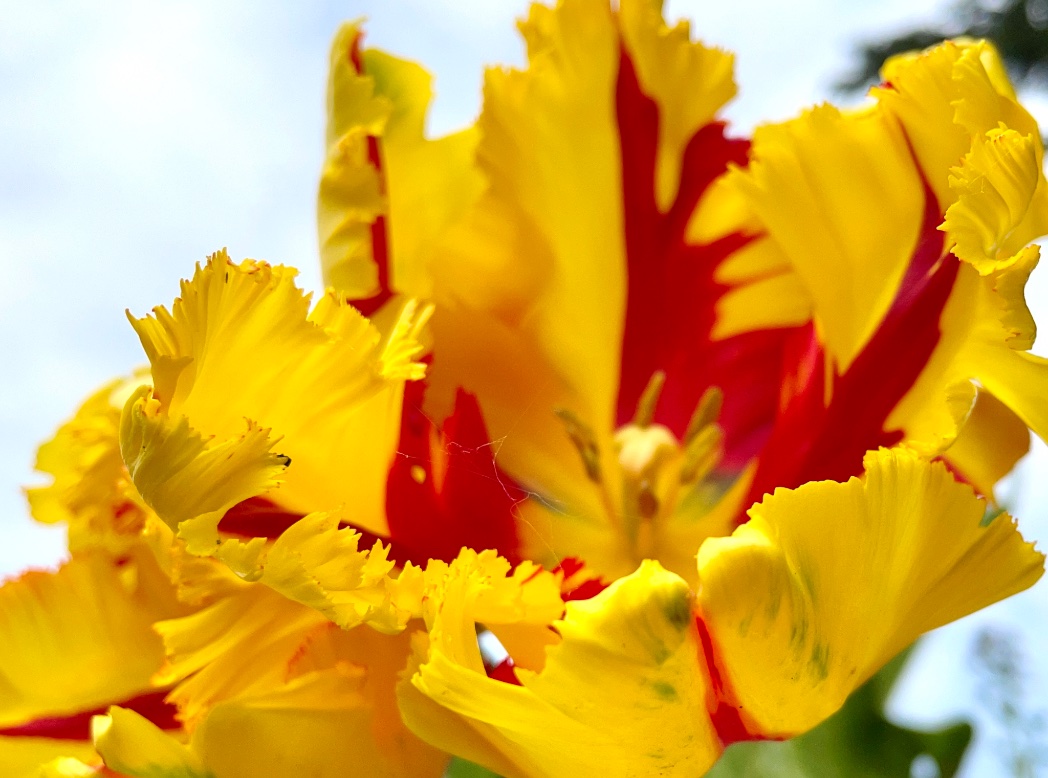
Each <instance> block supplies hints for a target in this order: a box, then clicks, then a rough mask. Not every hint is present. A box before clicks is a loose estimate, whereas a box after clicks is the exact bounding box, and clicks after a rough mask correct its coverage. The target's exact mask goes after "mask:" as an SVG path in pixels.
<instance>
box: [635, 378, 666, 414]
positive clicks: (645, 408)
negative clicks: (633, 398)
mask: <svg viewBox="0 0 1048 778" xmlns="http://www.w3.org/2000/svg"><path fill="white" fill-rule="evenodd" d="M665 385H666V374H665V373H664V372H662V371H661V370H656V371H655V372H654V373H652V374H651V379H650V380H649V381H648V385H647V386H646V387H644V391H643V392H642V393H641V396H640V399H639V400H638V401H637V411H636V413H634V414H633V423H634V424H635V425H637V426H638V427H647V426H648V425H649V424H651V423H652V422H653V421H654V420H655V406H656V405H658V403H659V396H660V395H661V394H662V387H663V386H665Z"/></svg>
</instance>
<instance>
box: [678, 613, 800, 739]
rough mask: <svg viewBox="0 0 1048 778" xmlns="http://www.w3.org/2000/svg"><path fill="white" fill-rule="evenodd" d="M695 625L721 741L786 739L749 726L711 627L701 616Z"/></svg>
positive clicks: (711, 710)
mask: <svg viewBox="0 0 1048 778" xmlns="http://www.w3.org/2000/svg"><path fill="white" fill-rule="evenodd" d="M695 627H696V629H697V630H698V633H699V644H700V646H701V647H702V661H703V662H704V663H705V666H706V673H707V677H708V678H709V680H710V693H709V697H708V699H707V701H706V705H707V708H708V709H709V714H710V721H711V722H713V728H714V730H715V731H716V732H717V737H719V738H720V741H721V743H722V744H723V745H724V746H730V745H731V744H732V743H742V742H746V741H750V740H781V739H782V738H778V737H770V736H766V735H762V734H759V733H755V732H753V731H751V729H750V728H749V727H748V726H747V725H746V722H745V721H744V720H743V717H742V712H741V711H740V709H739V707H738V703H737V701H736V700H737V698H736V696H735V693H734V691H733V690H732V688H731V684H730V683H729V682H728V679H727V678H725V677H724V674H723V673H722V672H721V669H720V660H719V659H718V656H719V655H718V652H717V649H716V646H715V645H714V643H713V636H712V635H711V634H710V630H709V627H707V626H706V622H705V621H703V620H702V618H701V617H699V616H696V617H695Z"/></svg>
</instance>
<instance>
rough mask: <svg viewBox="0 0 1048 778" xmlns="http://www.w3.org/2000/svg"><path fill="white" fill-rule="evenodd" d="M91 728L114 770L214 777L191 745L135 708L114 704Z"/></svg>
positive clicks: (146, 775)
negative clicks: (168, 732)
mask: <svg viewBox="0 0 1048 778" xmlns="http://www.w3.org/2000/svg"><path fill="white" fill-rule="evenodd" d="M92 731H93V732H92V734H93V736H94V741H95V747H96V748H97V749H98V753H99V754H101V755H102V757H103V758H104V759H105V762H106V767H108V768H110V769H111V770H117V771H119V772H121V773H125V774H127V775H129V776H134V777H135V778H161V777H162V776H163V777H165V778H166V776H178V778H213V774H212V773H211V772H210V771H208V770H205V769H204V766H203V765H202V764H201V763H200V760H199V759H198V758H197V757H196V756H195V755H194V754H193V752H192V751H191V750H190V749H189V748H188V747H186V746H184V745H182V744H181V743H179V742H178V741H177V740H175V739H174V738H172V737H170V736H168V735H166V734H164V732H163V731H162V730H161V729H160V728H159V727H157V726H156V725H155V724H153V723H152V722H151V721H149V720H148V719H146V718H144V717H143V716H140V715H139V714H137V713H135V712H134V711H131V710H126V709H124V708H121V707H118V706H115V705H114V706H113V707H111V708H110V709H109V713H108V714H107V715H105V716H96V717H95V719H94V721H93V722H92Z"/></svg>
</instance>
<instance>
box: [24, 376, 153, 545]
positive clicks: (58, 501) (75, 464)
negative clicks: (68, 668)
mask: <svg viewBox="0 0 1048 778" xmlns="http://www.w3.org/2000/svg"><path fill="white" fill-rule="evenodd" d="M144 378H145V375H144V373H143V371H139V372H137V373H135V374H133V375H132V376H130V377H128V378H126V379H116V380H114V381H111V382H109V383H108V384H106V385H105V386H103V387H101V388H100V389H99V390H98V391H96V392H94V393H93V394H92V395H91V396H89V397H88V398H87V399H86V400H85V401H84V402H83V404H82V405H81V406H80V407H79V408H78V409H77V411H76V413H75V414H74V415H73V417H72V418H71V419H69V420H68V421H66V422H65V423H64V424H62V426H61V427H60V428H59V429H58V431H57V432H56V433H55V435H54V437H52V438H51V439H50V440H48V441H47V442H45V443H44V444H42V445H41V446H40V448H39V449H38V450H37V455H36V462H35V468H36V470H37V471H39V472H41V473H44V474H46V475H48V476H50V478H51V483H50V484H48V485H46V486H37V487H31V488H27V489H25V490H24V493H25V496H26V499H27V501H28V503H29V507H30V511H31V513H32V515H33V518H34V519H36V520H37V521H40V522H43V523H47V524H55V523H64V524H67V525H68V526H67V530H68V537H69V547H70V550H71V551H72V552H74V553H78V552H80V551H85V550H87V549H93V548H101V549H105V550H106V551H108V552H109V553H112V554H122V553H125V552H127V550H128V549H129V548H130V546H132V545H134V544H135V543H137V542H138V540H139V538H140V536H141V535H142V532H143V531H144V530H145V527H146V525H147V522H148V521H149V518H150V517H149V515H148V514H149V511H148V509H147V508H146V506H145V505H144V504H142V499H141V497H140V496H139V495H138V493H137V491H136V490H135V488H134V485H133V484H132V483H131V482H130V479H129V478H128V474H127V470H126V468H125V467H124V464H123V461H122V460H121V458H120V433H119V428H120V411H121V408H122V407H123V405H124V401H125V399H126V398H127V396H128V394H129V393H130V392H131V391H132V390H133V389H134V388H135V387H137V386H138V385H139V384H140V383H141V382H142V380H143V379H144Z"/></svg>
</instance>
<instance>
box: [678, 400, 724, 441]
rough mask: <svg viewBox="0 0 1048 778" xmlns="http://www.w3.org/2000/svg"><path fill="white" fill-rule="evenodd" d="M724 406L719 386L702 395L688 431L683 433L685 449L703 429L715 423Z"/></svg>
mask: <svg viewBox="0 0 1048 778" xmlns="http://www.w3.org/2000/svg"><path fill="white" fill-rule="evenodd" d="M723 405H724V392H723V391H721V388H720V387H719V386H711V387H710V388H709V389H707V390H706V391H705V392H703V393H702V397H701V398H700V399H699V404H698V405H697V406H695V413H693V414H692V415H691V421H690V422H688V429H687V431H686V432H685V433H684V446H685V447H687V446H688V445H689V444H690V443H691V441H692V440H693V439H694V437H695V436H696V435H698V434H699V433H700V432H702V430H703V429H705V428H706V427H708V426H710V425H711V424H713V422H715V421H717V417H718V416H720V412H721V407H722V406H723Z"/></svg>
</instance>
